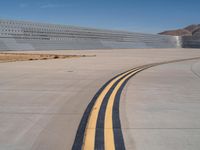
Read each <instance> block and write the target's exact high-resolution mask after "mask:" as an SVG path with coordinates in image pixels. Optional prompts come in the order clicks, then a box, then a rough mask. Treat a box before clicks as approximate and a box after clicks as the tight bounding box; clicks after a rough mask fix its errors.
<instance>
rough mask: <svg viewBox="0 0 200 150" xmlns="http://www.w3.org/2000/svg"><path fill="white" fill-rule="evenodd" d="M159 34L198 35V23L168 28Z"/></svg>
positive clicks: (199, 30)
mask: <svg viewBox="0 0 200 150" xmlns="http://www.w3.org/2000/svg"><path fill="white" fill-rule="evenodd" d="M159 34H162V35H173V36H200V24H193V25H190V26H187V27H185V28H183V29H177V30H168V31H164V32H161V33H159Z"/></svg>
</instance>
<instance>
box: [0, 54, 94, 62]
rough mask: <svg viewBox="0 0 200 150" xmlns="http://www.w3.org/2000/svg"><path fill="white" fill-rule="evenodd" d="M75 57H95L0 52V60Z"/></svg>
mask: <svg viewBox="0 0 200 150" xmlns="http://www.w3.org/2000/svg"><path fill="white" fill-rule="evenodd" d="M75 57H95V55H58V54H31V53H6V52H5V53H0V62H13V61H32V60H46V59H65V58H75Z"/></svg>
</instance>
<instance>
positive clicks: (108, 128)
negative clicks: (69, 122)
mask: <svg viewBox="0 0 200 150" xmlns="http://www.w3.org/2000/svg"><path fill="white" fill-rule="evenodd" d="M195 59H200V57H196V58H188V59H179V60H172V61H166V62H160V63H153V64H148V65H144V66H140V67H137V68H134V69H131V70H129V71H126V72H124V73H122V74H120V75H118V76H116V77H114V78H113V79H111V80H110V81H109V82H107V83H106V84H105V85H104V86H103V87H102V88H101V89H100V90H99V91H98V92H97V93H96V95H95V96H94V98H93V99H92V101H91V102H90V103H89V104H88V106H87V108H86V110H85V112H84V114H83V117H82V119H81V122H80V124H79V128H78V130H77V133H76V137H75V140H74V144H73V146H72V149H73V150H77V149H83V150H94V149H106V150H107V149H108V150H114V149H120V150H121V149H125V146H124V147H123V146H122V147H120V146H119V145H120V144H122V145H124V141H123V135H122V132H121V125H120V119H119V106H118V104H119V103H118V102H119V98H120V94H121V91H122V89H123V86H124V85H125V84H126V81H128V79H129V78H130V77H132V76H133V75H135V74H136V73H138V72H140V71H142V70H145V69H148V68H150V67H153V66H157V65H162V64H168V63H175V62H181V61H188V60H195ZM102 104H103V105H102ZM116 109H117V111H116ZM102 110H103V113H102ZM113 111H115V113H114V114H113ZM99 116H101V117H99ZM102 116H103V117H102ZM98 117H99V118H98ZM102 118H103V119H102ZM116 118H117V119H116ZM115 119H116V120H115ZM102 120H103V122H102ZM113 120H115V121H113ZM116 122H117V123H116ZM102 124H103V126H102ZM97 127H98V128H99V127H100V131H99V129H98V128H97ZM102 128H103V134H102ZM114 128H117V130H120V136H119V132H116V130H115V129H114ZM99 132H101V133H99ZM99 136H101V137H99ZM119 137H121V138H119ZM99 138H100V140H99ZM102 141H103V142H102ZM99 147H100V148H99Z"/></svg>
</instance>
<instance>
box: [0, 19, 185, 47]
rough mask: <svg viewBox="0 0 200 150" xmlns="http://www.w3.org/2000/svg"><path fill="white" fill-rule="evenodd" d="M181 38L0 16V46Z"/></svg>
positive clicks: (173, 43) (139, 43) (128, 43)
mask: <svg viewBox="0 0 200 150" xmlns="http://www.w3.org/2000/svg"><path fill="white" fill-rule="evenodd" d="M182 46H183V43H182V38H181V37H177V36H166V35H156V34H143V33H134V32H125V31H114V30H101V29H93V28H83V27H74V26H67V25H55V24H45V23H33V22H28V21H15V20H3V19H0V50H65V49H66V50H67V49H119V48H178V47H182Z"/></svg>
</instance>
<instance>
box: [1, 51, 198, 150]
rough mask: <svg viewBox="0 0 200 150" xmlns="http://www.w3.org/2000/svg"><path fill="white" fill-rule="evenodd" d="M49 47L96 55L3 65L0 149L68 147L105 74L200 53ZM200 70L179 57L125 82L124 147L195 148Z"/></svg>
mask: <svg viewBox="0 0 200 150" xmlns="http://www.w3.org/2000/svg"><path fill="white" fill-rule="evenodd" d="M34 53H49V52H45V51H44V52H34ZM50 53H58V54H91V55H93V54H94V55H96V57H85V58H71V59H59V60H41V61H23V62H10V63H0V150H1V149H2V150H46V149H48V150H55V149H57V150H66V149H71V147H72V144H73V142H74V138H75V134H76V131H77V128H78V125H79V122H80V120H81V118H82V115H83V113H84V110H85V108H86V107H87V105H88V103H89V102H90V100H91V99H92V97H93V96H94V94H95V93H96V91H97V90H98V89H99V88H100V87H101V86H102V85H103V84H104V83H105V82H106V81H108V80H109V79H110V78H112V77H113V76H115V75H116V74H118V73H120V72H123V71H126V70H128V69H131V68H134V67H137V66H140V65H145V64H148V63H154V62H162V61H169V60H175V59H184V58H191V57H198V56H200V50H199V49H130V50H93V51H92V50H88V51H77V50H76V51H50ZM191 64H192V68H191ZM194 72H195V73H194ZM199 73H200V70H199V63H198V61H189V62H181V63H175V64H169V65H161V66H158V67H155V68H151V69H148V70H145V71H143V72H141V73H139V74H138V75H137V76H135V77H133V78H132V79H131V80H130V81H129V82H128V86H126V88H125V89H124V90H123V96H122V98H121V102H120V116H121V121H122V128H123V134H124V139H125V144H126V148H127V149H138V150H146V149H147V148H148V149H150V148H151V149H188V148H189V149H198V148H199V139H200V138H199V135H200V134H199V129H198V128H200V126H199V125H200V120H199V119H198V116H199V113H200V111H199V110H200V109H198V108H199V105H198V104H199V100H198V98H199V94H198V91H199V88H200V84H198V83H199V78H198V76H199ZM163 118H164V119H165V120H164V119H163ZM162 119H163V120H162ZM163 128H165V130H164V129H163ZM176 128H178V129H177V130H175V129H176ZM179 128H180V129H183V130H180V129H179ZM184 128H185V129H184ZM147 129H148V130H147ZM159 129H160V130H159ZM168 130H169V131H168ZM127 131H128V132H127ZM147 131H148V132H147ZM172 131H173V132H172ZM184 145H185V146H184ZM171 146H172V147H171ZM173 146H174V147H173Z"/></svg>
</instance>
